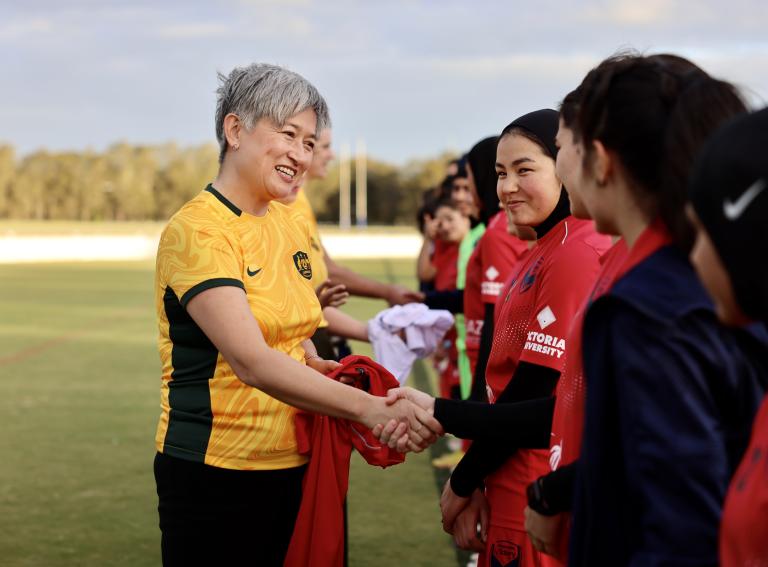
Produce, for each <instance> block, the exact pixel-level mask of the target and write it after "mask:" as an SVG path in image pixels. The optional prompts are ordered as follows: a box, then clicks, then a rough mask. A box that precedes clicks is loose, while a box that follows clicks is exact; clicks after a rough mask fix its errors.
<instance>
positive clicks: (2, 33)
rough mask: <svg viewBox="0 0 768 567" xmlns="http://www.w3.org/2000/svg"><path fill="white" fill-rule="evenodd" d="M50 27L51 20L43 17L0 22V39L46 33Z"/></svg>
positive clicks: (10, 39) (9, 39) (20, 37)
mask: <svg viewBox="0 0 768 567" xmlns="http://www.w3.org/2000/svg"><path fill="white" fill-rule="evenodd" d="M52 29H53V24H52V22H51V21H50V20H47V19H44V18H34V19H31V20H15V21H10V22H6V23H4V24H0V40H4V41H12V40H16V39H22V38H25V37H27V36H30V35H35V34H41V33H48V32H50V31H51V30H52Z"/></svg>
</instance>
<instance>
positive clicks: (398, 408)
mask: <svg viewBox="0 0 768 567" xmlns="http://www.w3.org/2000/svg"><path fill="white" fill-rule="evenodd" d="M372 405H373V409H372V411H369V412H368V413H367V414H366V417H365V422H364V425H365V426H366V427H368V428H370V429H372V430H373V434H374V435H375V436H376V437H377V438H381V435H382V431H387V432H388V433H389V436H388V438H387V440H382V442H384V443H387V445H388V446H389V447H391V448H393V449H397V450H398V451H400V452H402V453H404V452H406V451H413V452H417V453H418V452H420V451H423V450H424V449H425V448H427V447H428V446H429V445H431V444H432V443H434V442H435V440H436V439H437V435H439V434H441V433H442V427H441V426H440V423H439V422H438V421H437V420H436V419H435V418H433V417H432V416H431V415H430V414H429V413H428V412H427V411H426V410H424V409H423V408H421V407H419V406H418V405H417V404H415V403H413V402H411V401H410V400H408V399H405V398H400V399H394V400H390V399H389V398H382V397H374V399H373V401H372Z"/></svg>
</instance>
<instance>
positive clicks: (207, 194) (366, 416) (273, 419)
mask: <svg viewBox="0 0 768 567" xmlns="http://www.w3.org/2000/svg"><path fill="white" fill-rule="evenodd" d="M220 81H221V85H220V87H219V89H218V91H217V95H218V99H217V106H216V136H217V138H218V141H219V146H220V156H219V158H220V159H219V161H220V164H221V165H220V169H219V173H218V175H217V177H216V179H215V180H214V181H213V183H211V184H210V185H208V186H207V187H206V188H205V189H204V190H203V191H202V192H201V193H200V194H198V195H197V196H196V197H195V198H193V199H192V200H191V201H189V202H188V203H186V204H185V205H184V206H183V207H182V208H181V209H180V210H179V211H178V212H177V213H176V214H175V215H174V216H173V217H172V218H171V220H170V221H169V223H168V225H167V226H166V228H165V230H164V231H163V234H162V236H161V239H160V244H159V248H158V252H157V271H156V277H155V305H156V309H157V315H158V321H159V331H160V337H159V343H158V346H159V351H160V358H161V362H162V388H161V409H162V412H161V416H160V422H159V425H158V428H157V435H156V447H157V455H156V457H155V479H156V482H157V492H158V497H159V507H158V509H159V513H160V528H161V531H162V555H163V563H164V565H198V564H211V565H241V564H254V565H282V563H283V558H284V556H285V553H286V550H287V547H288V543H289V541H290V537H291V533H292V531H293V525H294V522H295V518H296V514H297V512H298V508H299V503H300V500H301V483H302V478H303V475H304V469H305V463H306V457H305V456H303V455H300V454H299V452H298V449H297V443H296V436H295V430H294V419H293V418H294V414H295V413H296V411H297V408H298V409H304V410H309V411H313V412H317V413H322V414H326V415H329V416H333V417H340V418H344V419H349V420H353V421H356V422H359V423H362V424H363V425H365V426H367V427H373V426H374V425H376V424H379V423H386V422H387V421H389V419H391V418H395V419H398V420H399V421H401V422H404V423H406V424H407V426H408V427H409V428H410V430H411V432H412V438H413V445H412V448H413V449H415V450H418V449H419V448H420V446H421V445H423V444H424V443H425V442H426V441H428V440H429V439H430V437H431V436H432V435H433V433H432V431H431V429H430V427H422V426H421V425H420V423H419V420H423V421H424V422H426V423H432V427H434V431H438V430H439V425H437V423H436V422H434V420H432V421H430V419H431V418H430V417H429V416H428V415H427V414H425V412H423V410H421V409H420V408H417V407H416V406H413V405H412V404H411V403H410V402H407V401H405V400H403V401H402V403H398V404H397V405H394V406H387V405H386V403H385V401H384V399H382V398H377V397H374V396H371V395H369V394H367V393H366V392H363V391H361V390H358V389H355V388H351V387H349V386H346V385H344V384H340V383H338V382H335V381H333V380H328V379H326V378H325V377H324V376H323V375H322V374H324V373H326V372H328V371H330V370H332V369H333V368H335V367H336V366H337V363H335V362H332V361H327V360H323V359H321V358H320V357H319V356H317V353H316V351H315V349H314V347H313V346H312V343H311V341H310V340H309V338H310V337H311V336H312V334H313V333H314V331H315V329H316V327H317V325H318V323H319V321H320V305H319V303H318V301H317V297H316V295H315V290H314V289H313V288H312V285H311V284H310V280H311V277H312V260H313V258H312V249H311V247H310V236H309V232H308V229H307V227H306V223H304V222H303V221H302V217H300V213H299V212H297V211H293V210H291V209H289V208H288V207H286V206H284V205H282V204H280V203H277V202H275V201H276V200H277V199H281V198H283V197H285V195H287V194H289V193H290V192H291V190H292V189H293V188H294V187H295V186H296V185H298V184H300V182H301V179H302V177H303V175H304V173H305V172H306V171H307V168H308V167H309V165H310V163H311V161H312V154H313V146H314V144H315V141H316V135H317V132H318V131H320V130H322V129H323V128H325V127H326V125H327V124H328V109H327V107H326V104H325V101H324V100H323V97H322V96H320V94H319V93H318V91H317V90H316V89H315V87H314V86H312V85H311V84H310V83H309V82H308V81H307V80H306V79H304V78H303V77H301V76H300V75H298V74H296V73H293V72H291V71H288V70H286V69H283V68H281V67H277V66H274V65H264V64H254V65H249V66H247V67H242V68H236V69H234V70H233V71H232V72H231V73H230V74H229V75H227V76H223V75H220ZM417 430H419V431H418V432H417Z"/></svg>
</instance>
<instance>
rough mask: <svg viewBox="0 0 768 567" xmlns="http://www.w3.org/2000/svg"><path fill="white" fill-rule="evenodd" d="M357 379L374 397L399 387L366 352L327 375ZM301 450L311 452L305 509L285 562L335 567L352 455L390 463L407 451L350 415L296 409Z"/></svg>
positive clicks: (339, 561) (295, 566) (289, 566)
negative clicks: (383, 441)
mask: <svg viewBox="0 0 768 567" xmlns="http://www.w3.org/2000/svg"><path fill="white" fill-rule="evenodd" d="M342 376H343V377H346V378H352V379H353V381H354V382H353V384H352V386H353V387H355V388H360V389H361V390H365V391H366V392H368V393H369V394H372V395H374V396H386V395H387V391H388V390H389V389H390V388H397V387H398V386H399V384H398V382H397V380H396V379H395V377H394V376H392V374H390V373H389V371H387V369H386V368H384V367H383V366H381V365H379V364H377V363H376V362H374V361H373V360H371V359H370V358H368V357H367V356H347V357H346V358H344V359H342V360H341V366H340V367H339V368H337V369H336V370H334V371H333V372H331V373H330V374H329V375H328V377H329V378H333V379H334V380H339V379H341V377H342ZM295 419H296V440H297V442H298V446H299V452H300V453H302V454H304V455H310V458H309V465H308V466H307V472H306V474H305V475H304V484H303V495H302V499H301V508H300V509H299V515H298V517H297V518H296V526H295V527H294V530H293V536H292V538H291V544H290V547H289V548H288V555H287V556H286V558H285V563H284V565H285V566H286V567H303V566H305V565H313V566H327V567H335V566H341V565H343V563H344V498H345V497H346V494H347V485H348V481H349V459H350V456H351V454H352V448H353V447H354V448H355V449H357V452H358V453H360V454H361V455H362V456H363V458H364V459H365V460H366V461H367V462H368V464H371V465H378V466H380V467H387V466H389V465H396V464H398V463H402V462H403V461H404V460H405V455H403V454H402V453H398V452H397V451H395V450H394V449H390V448H389V447H387V446H386V445H382V444H381V443H380V442H379V441H378V440H377V439H376V438H375V437H374V436H373V434H372V433H371V430H370V429H367V428H366V427H365V426H363V425H360V424H359V423H354V422H351V421H348V420H346V419H339V418H334V417H328V416H324V415H317V414H313V413H309V412H303V411H302V412H299V413H297V414H296V418H295Z"/></svg>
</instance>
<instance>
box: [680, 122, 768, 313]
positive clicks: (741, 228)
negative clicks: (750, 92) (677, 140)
mask: <svg viewBox="0 0 768 567" xmlns="http://www.w3.org/2000/svg"><path fill="white" fill-rule="evenodd" d="M766 148H768V108H765V109H763V110H761V111H759V112H755V113H753V114H749V115H746V116H741V117H739V118H737V119H735V120H733V121H731V122H729V123H728V124H726V125H725V126H724V127H722V128H720V129H719V130H718V131H717V132H716V133H715V134H714V135H713V136H712V138H711V139H710V140H709V141H708V142H707V144H706V145H705V146H704V148H703V149H702V151H701V152H700V153H699V157H698V159H697V161H696V165H695V167H694V170H693V174H692V176H691V185H690V198H691V203H692V204H693V208H694V209H695V210H696V214H697V215H698V217H699V218H700V219H701V222H702V224H703V225H704V228H705V229H706V230H707V234H709V237H710V238H711V239H712V243H713V244H714V245H715V248H716V249H717V252H718V254H719V256H720V259H721V260H722V262H723V265H724V266H725V269H726V270H727V271H728V274H729V276H730V279H731V283H732V285H733V289H734V293H735V295H736V301H737V302H738V304H739V307H741V310H742V311H743V312H744V314H745V315H747V316H748V317H750V318H752V319H755V320H758V321H768V156H766Z"/></svg>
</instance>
